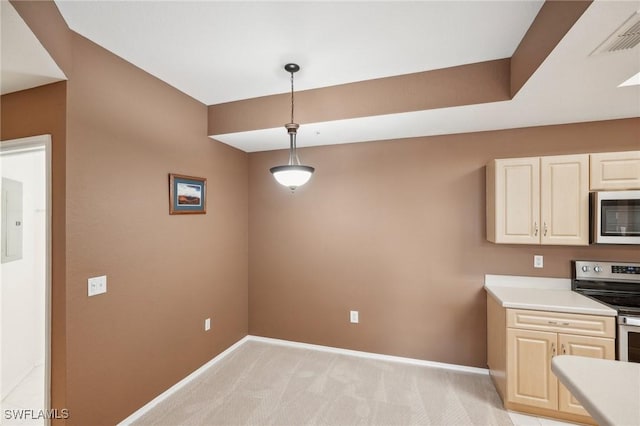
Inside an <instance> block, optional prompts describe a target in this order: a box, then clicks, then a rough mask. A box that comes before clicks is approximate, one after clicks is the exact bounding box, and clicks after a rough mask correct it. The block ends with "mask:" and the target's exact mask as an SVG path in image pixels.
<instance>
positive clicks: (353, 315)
mask: <svg viewBox="0 0 640 426" xmlns="http://www.w3.org/2000/svg"><path fill="white" fill-rule="evenodd" d="M349 321H351V323H352V324H358V323H359V322H360V315H359V314H358V311H350V312H349Z"/></svg>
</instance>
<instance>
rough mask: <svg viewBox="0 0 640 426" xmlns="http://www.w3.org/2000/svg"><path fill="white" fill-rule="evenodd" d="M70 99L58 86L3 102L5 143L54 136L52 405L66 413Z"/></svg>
mask: <svg viewBox="0 0 640 426" xmlns="http://www.w3.org/2000/svg"><path fill="white" fill-rule="evenodd" d="M66 96H67V83H66V82H61V83H54V84H48V85H46V86H42V87H38V88H35V89H31V90H24V91H21V92H16V93H11V94H8V95H4V96H2V98H1V100H0V103H1V107H0V109H1V111H2V119H1V122H0V140H10V139H18V138H24V137H28V136H36V135H44V134H49V135H51V187H52V197H51V198H52V200H51V201H52V202H51V225H52V231H51V248H52V250H51V308H52V309H51V318H52V320H51V389H52V392H51V397H52V400H51V403H52V407H60V408H62V407H66V326H65V322H66V314H65V300H66V287H65V286H66V278H65V276H66V249H65V228H66V220H65V191H66V189H65V181H66V168H65V162H66V125H65V120H66V118H65V117H66Z"/></svg>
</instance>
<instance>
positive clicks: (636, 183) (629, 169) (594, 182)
mask: <svg viewBox="0 0 640 426" xmlns="http://www.w3.org/2000/svg"><path fill="white" fill-rule="evenodd" d="M590 157H591V158H590V160H591V190H592V191H611V190H619V189H620V190H623V189H640V151H627V152H604V153H599V154H591V156H590Z"/></svg>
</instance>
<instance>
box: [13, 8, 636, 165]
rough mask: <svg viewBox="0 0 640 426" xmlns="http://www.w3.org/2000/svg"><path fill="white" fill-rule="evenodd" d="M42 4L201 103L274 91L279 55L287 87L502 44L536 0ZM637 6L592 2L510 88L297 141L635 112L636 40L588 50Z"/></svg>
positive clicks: (266, 146)
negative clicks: (290, 65)
mask: <svg viewBox="0 0 640 426" xmlns="http://www.w3.org/2000/svg"><path fill="white" fill-rule="evenodd" d="M4 3H5V1H3V12H4V9H5V8H4ZM56 4H57V5H58V7H59V9H60V11H61V13H62V15H63V17H64V19H65V20H66V22H67V24H68V25H69V27H70V28H71V29H72V30H74V31H76V32H78V33H80V34H82V35H83V36H85V37H87V38H89V39H90V40H92V41H94V42H95V43H97V44H99V45H101V46H103V47H105V48H106V49H108V50H110V51H112V52H113V53H115V54H117V55H118V56H120V57H122V58H124V59H126V60H127V61H129V62H131V63H133V64H134V65H136V66H138V67H140V68H142V69H144V70H145V71H147V72H149V73H150V74H152V75H154V76H156V77H158V78H160V79H161V80H163V81H165V82H167V83H168V84H170V85H172V86H174V87H176V88H177V89H179V90H181V91H182V92H184V93H186V94H188V95H189V96H191V97H193V98H195V99H197V100H199V101H201V102H202V103H204V104H206V105H212V104H218V103H224V102H229V101H235V100H241V99H249V98H255V97H260V96H265V95H272V94H277V93H285V92H287V91H288V90H289V75H288V74H287V73H286V72H285V71H283V69H282V66H283V65H284V64H285V63H287V62H297V63H298V64H300V66H301V67H302V70H301V71H300V72H299V73H297V74H296V80H295V88H296V91H298V90H305V89H311V88H320V87H327V86H333V85H337V84H343V83H350V82H356V81H363V80H368V79H374V78H381V77H388V76H394V75H401V74H408V73H415V72H421V71H427V70H432V69H439V68H445V67H450V66H456V65H462V64H468V63H475V62H482V61H488V60H492V59H499V58H505V57H510V56H511V55H512V54H513V52H514V51H515V49H516V48H517V46H518V44H519V42H520V40H521V39H522V37H523V36H524V34H525V33H526V31H527V29H528V28H529V26H530V24H531V22H532V21H533V19H534V18H535V16H536V14H537V13H538V11H539V9H540V7H541V6H542V4H543V2H542V1H541V0H536V1H522V0H519V1H495V2H488V1H442V2H438V1H413V2H392V1H371V2H363V1H341V2H328V1H316V2H307V1H300V2H294V1H288V2H270V1H257V2H248V1H227V2H220V1H200V2H191V1H155V0H147V1H67V0H56ZM637 10H640V0H639V1H605V0H603V1H596V2H594V3H593V4H592V5H591V6H590V7H589V8H588V9H587V11H586V12H585V13H584V14H583V15H582V17H581V18H580V19H579V20H578V22H577V23H576V24H575V25H574V27H573V28H572V29H571V30H570V31H569V33H568V34H567V35H566V36H565V37H564V38H563V39H562V41H561V42H560V43H559V45H558V46H557V47H556V48H555V49H554V50H553V51H552V53H551V54H550V55H549V57H548V58H547V59H546V60H545V62H544V63H543V64H542V65H541V66H540V67H539V69H538V70H537V71H536V72H535V73H534V75H533V76H532V77H531V78H530V79H529V81H528V82H527V83H526V84H525V86H524V87H523V88H522V89H521V90H520V91H519V92H518V94H517V95H516V97H515V98H514V99H513V100H510V101H504V102H494V103H487V104H480V105H469V106H461V107H452V108H441V109H432V110H426V111H416V112H409V113H399V114H390V115H378V116H372V117H363V118H355V119H349V120H336V121H329V122H322V123H310V124H303V125H302V126H301V128H300V131H299V137H298V145H299V146H301V147H304V146H313V145H326V144H336V143H349V142H366V141H373V140H385V139H398V138H406V137H415V136H428V135H439V134H452V133H463V132H473V131H483V130H495V129H505V128H515V127H526V126H537V125H547V124H560V123H571V122H581V121H595V120H606V119H616V118H628V117H640V86H628V87H622V88H618V87H617V86H618V85H619V84H620V83H622V82H623V81H625V80H627V79H628V78H630V77H631V76H633V75H634V74H636V73H638V72H639V71H640V47H638V46H637V47H635V48H633V49H628V50H626V51H622V52H616V53H605V54H600V55H590V54H591V53H592V52H593V51H594V49H596V48H597V47H598V46H599V45H600V44H601V43H602V42H603V41H604V40H605V39H606V38H607V37H609V36H610V35H611V34H612V32H613V31H615V30H616V29H617V28H618V27H619V26H620V25H621V24H622V23H623V22H624V21H625V20H626V19H627V18H629V16H631V15H632V14H633V13H634V12H635V11H637ZM14 13H15V11H14ZM4 15H5V14H4V13H3V17H2V20H3V40H2V45H3V65H2V71H3V80H4V77H5V65H4V64H5V63H6V62H5V60H4V50H5V49H4V48H5V32H4V23H5V17H4ZM34 38H35V37H34ZM12 43H13V42H12ZM16 50H17V49H16ZM58 78H59V77H58ZM282 115H283V122H284V121H287V120H288V111H283V112H282ZM212 137H214V138H215V139H216V140H220V141H222V142H224V143H227V144H229V145H232V146H235V147H237V148H239V149H242V150H244V151H247V152H253V151H263V150H270V149H283V148H286V145H287V143H286V132H285V130H284V129H283V128H282V127H278V128H274V129H262V130H256V131H249V132H239V133H233V134H225V135H212Z"/></svg>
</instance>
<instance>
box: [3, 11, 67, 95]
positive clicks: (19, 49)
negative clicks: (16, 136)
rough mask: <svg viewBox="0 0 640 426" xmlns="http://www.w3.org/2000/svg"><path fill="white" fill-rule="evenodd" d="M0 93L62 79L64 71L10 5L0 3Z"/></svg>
mask: <svg viewBox="0 0 640 426" xmlns="http://www.w3.org/2000/svg"><path fill="white" fill-rule="evenodd" d="M0 16H1V20H0V35H1V36H2V37H1V38H0V40H2V44H1V49H0V51H1V52H2V54H1V55H0V58H1V60H0V64H1V68H2V74H1V75H0V93H1V94H3V95H4V94H6V93H12V92H17V91H18V90H25V89H31V88H33V87H38V86H42V85H45V84H49V83H53V82H55V81H60V80H64V79H65V76H64V73H63V72H62V71H61V70H60V68H58V65H56V63H55V62H54V61H53V59H51V56H49V54H48V53H47V51H46V50H45V48H44V47H42V44H40V42H39V41H38V39H37V38H36V36H35V35H33V33H32V32H31V30H30V29H29V27H28V26H27V24H25V22H24V21H23V20H22V18H21V17H20V15H18V12H16V10H15V9H14V8H13V6H11V4H10V3H9V2H8V1H6V0H2V4H0Z"/></svg>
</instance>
